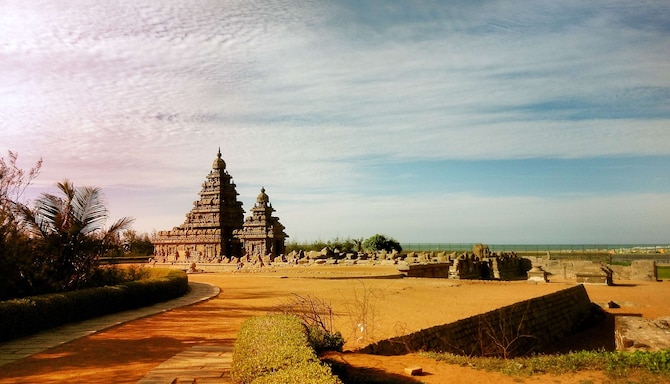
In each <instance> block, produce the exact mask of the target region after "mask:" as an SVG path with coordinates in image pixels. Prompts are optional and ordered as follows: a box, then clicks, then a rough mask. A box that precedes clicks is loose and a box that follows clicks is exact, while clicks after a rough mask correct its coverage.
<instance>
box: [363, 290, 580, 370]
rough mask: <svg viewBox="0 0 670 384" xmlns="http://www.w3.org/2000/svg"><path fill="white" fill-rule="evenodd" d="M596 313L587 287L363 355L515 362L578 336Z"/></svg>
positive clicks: (379, 344) (429, 331)
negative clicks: (427, 354)
mask: <svg viewBox="0 0 670 384" xmlns="http://www.w3.org/2000/svg"><path fill="white" fill-rule="evenodd" d="M592 308H593V304H591V300H590V299H589V296H588V294H587V293H586V289H585V288H584V286H583V285H578V286H575V287H572V288H568V289H564V290H561V291H558V292H555V293H552V294H549V295H545V296H541V297H536V298H533V299H530V300H526V301H522V302H519V303H516V304H512V305H509V306H506V307H503V308H500V309H497V310H494V311H490V312H487V313H483V314H481V315H476V316H473V317H469V318H467V319H463V320H459V321H456V322H454V323H450V324H445V325H438V326H435V327H431V328H428V329H424V330H421V331H418V332H415V333H412V334H409V335H405V336H399V337H394V338H391V339H387V340H382V341H379V342H377V343H374V344H370V345H368V346H367V347H365V348H363V349H362V350H361V352H363V353H370V354H377V355H402V354H406V353H411V352H417V351H434V352H450V353H454V354H461V355H468V356H503V357H512V356H516V355H523V354H527V353H529V352H531V351H534V350H539V349H541V348H542V347H545V346H547V345H549V344H551V343H552V342H554V341H556V340H558V339H560V338H562V337H565V336H567V335H569V334H572V333H574V332H575V331H577V330H578V329H579V328H580V326H581V325H582V324H583V322H584V320H585V319H586V318H587V317H588V315H589V313H590V312H591V310H592Z"/></svg>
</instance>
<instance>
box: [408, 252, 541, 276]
mask: <svg viewBox="0 0 670 384" xmlns="http://www.w3.org/2000/svg"><path fill="white" fill-rule="evenodd" d="M398 269H399V270H400V272H402V273H403V274H404V275H405V276H408V277H448V278H450V279H473V280H478V279H485V280H488V279H497V280H519V279H526V277H527V272H528V271H529V270H530V269H531V263H530V261H529V260H528V259H525V258H521V257H519V256H518V255H517V254H516V252H513V251H509V252H491V251H490V249H489V247H488V245H486V244H475V245H474V246H473V249H472V252H462V253H461V254H457V253H456V252H451V253H449V254H447V253H446V252H439V253H437V254H435V253H434V252H427V253H426V252H424V253H417V252H410V253H408V254H407V257H405V259H404V260H403V262H402V263H399V264H398ZM439 269H441V270H442V271H438V270H439Z"/></svg>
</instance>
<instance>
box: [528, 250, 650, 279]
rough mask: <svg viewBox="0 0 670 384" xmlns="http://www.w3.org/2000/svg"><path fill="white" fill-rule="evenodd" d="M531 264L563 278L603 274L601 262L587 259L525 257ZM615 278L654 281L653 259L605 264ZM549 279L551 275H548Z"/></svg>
mask: <svg viewBox="0 0 670 384" xmlns="http://www.w3.org/2000/svg"><path fill="white" fill-rule="evenodd" d="M526 258H527V259H530V261H531V262H532V263H533V266H540V267H542V269H544V270H545V271H546V272H549V273H550V274H551V275H554V276H559V277H562V278H565V279H576V278H577V274H603V272H602V270H601V267H602V265H603V264H601V263H600V262H597V261H588V260H565V259H551V258H550V257H546V256H545V257H526ZM607 267H608V268H609V269H611V270H612V277H613V278H614V279H615V280H637V281H656V280H657V275H656V261H655V260H633V261H632V263H631V265H630V266H624V265H607ZM549 280H551V276H549Z"/></svg>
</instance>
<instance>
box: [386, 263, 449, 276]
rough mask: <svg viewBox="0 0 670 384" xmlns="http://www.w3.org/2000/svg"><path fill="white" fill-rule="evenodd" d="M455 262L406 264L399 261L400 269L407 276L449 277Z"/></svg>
mask: <svg viewBox="0 0 670 384" xmlns="http://www.w3.org/2000/svg"><path fill="white" fill-rule="evenodd" d="M452 264H453V263H431V264H405V263H398V271H400V273H402V274H403V275H404V276H405V277H433V278H445V279H446V278H449V268H450V267H451V266H452Z"/></svg>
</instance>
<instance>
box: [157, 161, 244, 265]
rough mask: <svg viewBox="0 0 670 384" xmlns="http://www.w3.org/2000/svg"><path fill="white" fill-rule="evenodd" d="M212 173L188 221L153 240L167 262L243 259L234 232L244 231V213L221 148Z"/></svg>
mask: <svg viewBox="0 0 670 384" xmlns="http://www.w3.org/2000/svg"><path fill="white" fill-rule="evenodd" d="M216 156H217V157H216V159H215V160H214V163H213V164H212V170H211V171H210V172H209V174H208V175H207V177H206V179H205V182H204V183H202V190H201V191H200V193H199V195H200V200H197V201H194V202H193V208H192V209H191V211H190V212H189V213H187V214H186V220H185V221H184V223H183V224H182V225H180V226H179V227H175V228H173V229H172V230H170V231H159V232H158V233H157V235H156V237H155V238H154V240H153V243H154V255H155V256H156V257H157V258H163V259H164V260H165V261H213V260H215V259H219V260H221V259H222V258H223V257H240V256H241V254H242V246H241V243H240V240H239V239H238V238H236V237H235V236H234V232H235V231H236V230H239V229H241V228H242V224H243V222H244V210H243V209H242V203H241V202H239V201H237V196H238V193H237V191H236V189H235V187H236V185H235V183H233V181H232V177H231V176H230V174H228V171H227V170H226V163H225V161H223V159H222V158H221V149H219V151H218V153H217V155H216Z"/></svg>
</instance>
